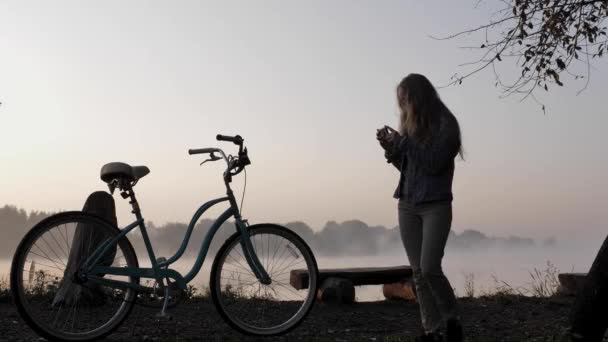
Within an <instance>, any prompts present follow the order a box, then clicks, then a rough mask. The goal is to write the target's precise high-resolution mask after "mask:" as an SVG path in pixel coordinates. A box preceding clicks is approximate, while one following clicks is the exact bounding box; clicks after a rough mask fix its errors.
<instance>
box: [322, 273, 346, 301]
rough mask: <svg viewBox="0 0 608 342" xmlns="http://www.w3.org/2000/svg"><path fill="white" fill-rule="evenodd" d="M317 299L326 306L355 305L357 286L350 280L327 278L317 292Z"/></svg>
mask: <svg viewBox="0 0 608 342" xmlns="http://www.w3.org/2000/svg"><path fill="white" fill-rule="evenodd" d="M317 299H318V300H319V301H320V302H323V303H326V304H350V303H354V302H355V286H354V285H353V282H352V281H350V280H349V279H344V278H334V277H330V278H326V279H325V280H323V283H322V284H321V287H320V288H319V290H318V291H317Z"/></svg>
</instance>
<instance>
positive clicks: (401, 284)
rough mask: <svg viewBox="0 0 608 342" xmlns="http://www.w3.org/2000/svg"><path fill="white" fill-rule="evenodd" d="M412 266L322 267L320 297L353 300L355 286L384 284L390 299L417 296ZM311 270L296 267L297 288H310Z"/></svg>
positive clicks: (294, 282) (293, 275) (293, 283)
mask: <svg viewBox="0 0 608 342" xmlns="http://www.w3.org/2000/svg"><path fill="white" fill-rule="evenodd" d="M411 278H412V268H411V267H410V266H392V267H362V268H341V269H321V270H319V285H320V286H319V290H318V292H317V298H318V299H319V300H320V301H322V302H338V303H352V302H354V300H355V288H354V287H355V286H359V285H383V293H384V296H385V297H386V298H387V299H397V298H401V299H408V300H412V299H415V294H414V289H413V283H412V280H411ZM308 281H309V276H308V271H307V270H303V269H300V270H292V271H291V273H290V277H289V282H290V284H291V286H293V287H294V288H295V289H297V290H302V289H306V288H308Z"/></svg>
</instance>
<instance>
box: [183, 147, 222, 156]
mask: <svg viewBox="0 0 608 342" xmlns="http://www.w3.org/2000/svg"><path fill="white" fill-rule="evenodd" d="M212 152H217V148H191V149H189V150H188V154H190V155H192V154H201V153H212Z"/></svg>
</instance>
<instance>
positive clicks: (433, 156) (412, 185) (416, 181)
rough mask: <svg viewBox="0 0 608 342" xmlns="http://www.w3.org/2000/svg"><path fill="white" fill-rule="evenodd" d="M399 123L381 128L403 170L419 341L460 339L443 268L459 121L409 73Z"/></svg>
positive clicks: (401, 192) (401, 89)
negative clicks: (420, 329)
mask: <svg viewBox="0 0 608 342" xmlns="http://www.w3.org/2000/svg"><path fill="white" fill-rule="evenodd" d="M397 100H398V103H399V109H400V112H401V115H400V125H399V130H398V131H395V130H393V129H391V128H390V127H386V126H385V127H384V128H383V129H380V130H378V134H377V138H378V140H379V141H380V144H381V146H382V147H383V148H384V150H385V156H386V158H387V160H388V162H390V163H392V164H393V165H394V166H395V167H396V168H397V169H398V170H399V171H400V173H401V177H400V181H399V184H398V186H397V189H396V190H395V194H394V197H395V198H398V199H399V204H398V212H399V227H400V230H401V239H402V240H403V245H404V246H405V250H406V253H407V256H408V259H409V262H410V265H411V267H412V270H413V273H414V283H415V284H416V293H417V296H418V302H419V305H420V314H421V318H422V325H423V328H424V334H423V335H421V336H420V340H421V341H441V340H442V339H443V337H442V334H441V328H442V323H443V321H445V322H446V337H447V340H448V341H462V326H461V324H460V320H459V316H458V312H457V303H456V297H455V296H454V291H453V290H452V286H451V285H450V282H449V281H448V279H447V278H446V276H445V275H444V274H443V271H442V269H441V259H442V258H443V252H444V247H445V244H446V242H447V239H448V234H449V232H450V225H451V222H452V198H453V197H452V179H453V176H454V159H455V157H456V156H457V155H458V154H460V156H461V157H462V149H461V139H460V128H459V125H458V121H457V120H456V118H455V117H454V115H453V114H452V113H451V112H450V110H449V109H448V108H447V107H446V106H445V105H444V104H443V102H442V101H441V99H440V98H439V95H438V94H437V91H436V90H435V88H434V87H433V85H432V84H431V82H430V81H429V80H428V79H427V78H426V77H424V76H422V75H418V74H410V75H408V76H407V77H405V78H404V79H403V80H402V81H401V83H400V84H399V86H398V87H397Z"/></svg>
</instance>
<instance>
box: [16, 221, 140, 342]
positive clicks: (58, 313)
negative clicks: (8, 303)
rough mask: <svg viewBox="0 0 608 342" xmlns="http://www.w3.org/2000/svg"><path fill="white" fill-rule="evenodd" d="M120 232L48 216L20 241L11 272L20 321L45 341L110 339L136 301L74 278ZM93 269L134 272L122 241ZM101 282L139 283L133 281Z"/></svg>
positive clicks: (123, 291) (131, 256)
mask: <svg viewBox="0 0 608 342" xmlns="http://www.w3.org/2000/svg"><path fill="white" fill-rule="evenodd" d="M119 233H120V230H118V228H116V227H115V226H114V225H112V224H111V223H110V222H108V221H105V220H103V219H101V218H99V217H97V216H93V215H89V214H85V213H82V212H65V213H61V214H57V215H54V216H51V217H49V218H47V219H45V220H43V221H41V222H40V223H38V224H37V225H36V226H34V228H32V229H31V230H30V231H29V232H28V233H27V234H26V236H25V237H24V238H23V240H22V241H21V243H20V244H19V247H17V251H16V252H15V257H14V258H13V264H12V267H11V291H12V293H13V296H14V298H15V304H16V305H17V309H18V311H19V313H20V314H21V316H22V317H23V319H24V320H25V322H26V323H27V324H28V325H29V326H30V327H31V328H32V329H34V330H35V331H36V332H37V333H38V334H40V335H41V336H43V337H45V338H47V339H49V340H61V341H66V340H67V341H84V340H92V339H98V338H101V337H103V336H106V335H108V334H110V333H111V332H112V331H113V330H114V329H116V328H117V327H118V326H119V325H120V323H122V321H123V320H124V319H125V318H126V317H127V316H128V314H129V312H130V311H131V309H132V307H133V303H134V301H135V298H136V292H135V291H134V290H133V289H131V288H127V289H124V288H123V289H120V288H115V287H112V286H108V285H104V283H100V282H95V281H94V280H93V279H86V278H82V277H79V276H77V274H78V271H79V269H80V268H81V267H82V265H83V264H84V261H85V260H86V259H87V258H88V256H89V255H91V254H92V253H93V251H95V249H96V248H97V247H99V246H100V245H101V244H102V243H103V242H105V241H108V240H109V239H111V238H114V237H116V236H117V235H118V234H119ZM97 265H100V266H112V267H130V268H137V267H138V263H137V257H136V254H135V251H134V250H133V247H132V246H131V243H130V242H129V240H127V238H126V237H123V238H121V239H120V240H119V241H118V243H117V244H116V245H115V246H112V247H111V248H109V250H108V251H107V252H106V253H105V254H104V255H102V256H101V258H100V259H99V261H98V263H97ZM102 278H103V279H107V280H114V281H122V282H131V283H138V282H139V278H136V277H133V276H116V275H108V274H106V275H103V276H102Z"/></svg>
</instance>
